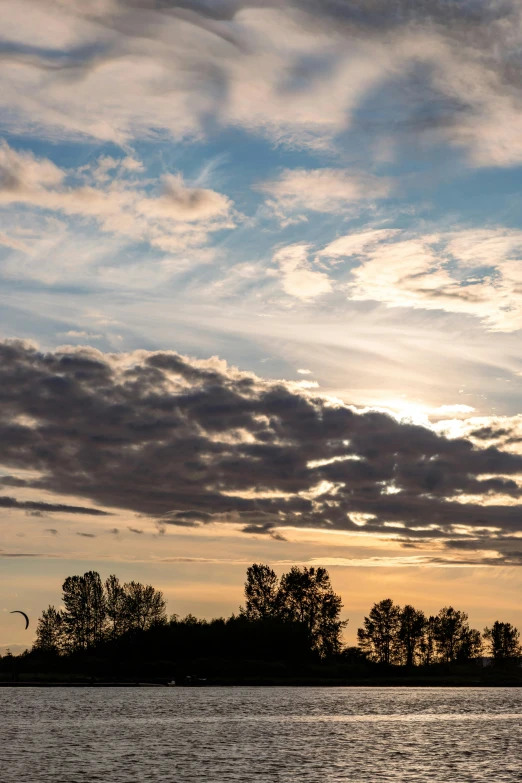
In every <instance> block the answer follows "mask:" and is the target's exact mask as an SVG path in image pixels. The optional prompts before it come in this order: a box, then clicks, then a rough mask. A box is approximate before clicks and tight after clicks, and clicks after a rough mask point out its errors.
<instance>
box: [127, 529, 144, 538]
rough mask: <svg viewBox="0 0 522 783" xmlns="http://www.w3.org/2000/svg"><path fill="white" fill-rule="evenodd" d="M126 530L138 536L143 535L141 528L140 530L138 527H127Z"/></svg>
mask: <svg viewBox="0 0 522 783" xmlns="http://www.w3.org/2000/svg"><path fill="white" fill-rule="evenodd" d="M127 530H130V532H131V533H136V535H138V536H142V535H143V530H140V529H139V528H138V527H128V528H127Z"/></svg>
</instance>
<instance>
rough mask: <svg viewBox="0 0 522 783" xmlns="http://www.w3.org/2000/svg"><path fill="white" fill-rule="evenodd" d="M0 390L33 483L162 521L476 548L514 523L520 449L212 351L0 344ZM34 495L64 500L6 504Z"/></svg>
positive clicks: (5, 447)
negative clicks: (335, 397)
mask: <svg viewBox="0 0 522 783" xmlns="http://www.w3.org/2000/svg"><path fill="white" fill-rule="evenodd" d="M0 388H1V389H2V397H1V406H0V414H1V416H0V463H1V464H2V465H4V466H6V467H7V468H9V469H10V470H11V471H12V472H13V475H14V474H16V472H17V471H20V470H24V471H35V472H36V473H33V474H32V475H33V476H34V477H33V478H32V479H31V480H27V483H26V488H27V487H31V488H32V490H33V491H37V490H40V491H42V490H45V491H47V492H53V493H56V494H57V495H68V496H75V497H82V498H85V499H86V500H87V501H89V502H91V503H96V504H97V505H100V506H103V507H105V508H113V509H122V510H127V511H131V512H133V513H137V514H140V515H144V516H147V517H148V518H150V519H151V520H153V521H156V522H158V523H159V524H161V525H162V526H168V525H169V524H174V525H182V526H188V527H193V526H198V525H211V524H212V523H213V522H219V523H229V524H233V525H237V526H240V527H242V528H245V529H247V530H249V531H255V532H256V533H260V532H263V533H268V534H271V532H273V533H275V534H276V535H284V531H285V528H292V527H293V528H296V527H297V528H314V529H322V530H337V531H348V532H352V533H353V532H356V533H357V534H361V533H363V534H364V535H380V536H382V537H384V538H389V537H390V536H392V537H395V538H398V539H399V540H402V541H408V540H409V539H413V540H414V541H419V540H420V541H423V540H425V541H428V540H435V539H441V540H445V539H452V540H456V539H459V538H463V539H468V538H469V539H470V538H479V539H480V540H481V541H482V542H483V543H485V542H488V541H489V542H491V541H494V542H497V543H498V542H499V541H500V540H501V539H502V537H503V536H507V537H513V536H516V535H518V534H519V532H520V530H521V528H520V514H519V503H520V498H521V496H522V483H521V482H520V480H519V477H520V476H521V475H522V456H521V455H520V454H518V453H509V452H508V451H506V450H500V449H498V448H495V447H494V446H491V445H489V444H487V443H486V445H484V446H483V445H481V443H480V438H479V439H478V440H477V439H475V440H474V441H473V442H472V441H471V440H468V439H465V438H462V437H460V438H459V437H456V438H447V437H444V436H443V435H441V434H437V433H436V432H434V431H433V430H430V429H428V428H425V427H421V426H417V425H414V424H408V423H404V422H403V423H401V422H399V421H397V420H396V419H394V418H392V417H390V416H388V415H386V414H384V413H381V412H378V411H371V410H368V411H366V412H357V411H356V410H354V409H353V408H351V407H350V406H346V405H344V404H342V403H341V402H335V401H331V400H328V399H323V398H321V397H318V396H312V394H311V393H309V392H308V393H305V392H303V391H302V390H299V391H297V390H295V388H292V387H291V385H290V384H289V383H287V382H284V381H268V380H263V379H261V378H259V377H257V376H255V375H253V374H250V373H243V372H240V371H239V370H237V369H235V368H234V367H229V366H228V365H227V364H226V363H225V362H223V361H221V360H219V359H217V358H216V357H213V358H211V359H208V360H196V359H190V358H187V357H184V356H181V355H179V354H176V353H174V352H155V353H151V352H146V351H137V352H134V353H130V354H104V353H102V352H100V351H98V350H95V349H94V348H76V349H72V348H71V349H68V350H62V351H56V352H54V353H41V352H39V351H38V350H37V349H35V348H32V347H29V346H27V345H25V344H23V343H19V342H7V343H5V342H4V343H0ZM29 413H30V416H31V419H30V421H29V420H28V419H27V417H28V415H29ZM505 429H507V427H506V428H505ZM25 475H27V474H25ZM35 505H37V506H38V508H40V507H44V508H45V509H46V510H49V511H51V510H52V511H56V510H64V511H65V510H69V509H71V508H72V509H74V508H75V507H68V506H65V505H62V504H60V503H57V504H55V505H52V504H30V505H29V504H28V503H26V502H22V501H15V500H14V499H7V501H4V506H5V507H9V508H13V507H14V508H24V509H26V508H28V507H30V508H34V506H35ZM80 513H91V514H92V513H94V514H100V513H104V512H101V511H99V510H98V509H82V510H81V512H80ZM489 548H491V547H489Z"/></svg>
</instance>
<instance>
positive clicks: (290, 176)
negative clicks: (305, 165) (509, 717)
mask: <svg viewBox="0 0 522 783" xmlns="http://www.w3.org/2000/svg"><path fill="white" fill-rule="evenodd" d="M257 189H258V190H261V191H262V192H264V193H267V194H269V195H270V196H271V199H270V200H269V202H268V205H269V206H272V208H273V209H274V211H275V212H276V214H279V215H286V214H287V213H288V212H296V211H300V210H305V211H306V210H311V211H314V212H328V213H340V212H343V211H346V209H347V208H348V207H349V206H350V205H353V204H356V203H358V202H360V201H369V200H373V199H382V198H386V196H388V195H389V193H390V189H391V184H390V181H389V180H387V179H384V178H378V177H374V176H372V175H370V174H363V173H357V172H352V171H350V170H347V169H328V168H325V169H308V170H307V169H286V170H285V171H284V172H283V173H282V174H281V175H280V177H279V178H278V179H276V180H272V181H269V182H264V183H262V184H261V185H258V186H257Z"/></svg>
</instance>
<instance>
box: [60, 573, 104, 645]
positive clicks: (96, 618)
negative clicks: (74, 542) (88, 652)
mask: <svg viewBox="0 0 522 783" xmlns="http://www.w3.org/2000/svg"><path fill="white" fill-rule="evenodd" d="M62 590H63V603H64V606H65V612H64V613H63V625H64V631H65V638H66V640H67V642H68V644H69V645H70V646H71V648H72V649H75V650H81V649H86V648H88V647H91V646H92V645H94V644H96V643H97V642H99V641H101V639H102V638H103V635H104V629H105V619H106V607H105V594H104V590H103V585H102V581H101V579H100V575H99V574H98V573H97V572H96V571H87V572H86V573H85V574H84V575H83V576H68V577H67V579H66V580H65V582H64V583H63V587H62Z"/></svg>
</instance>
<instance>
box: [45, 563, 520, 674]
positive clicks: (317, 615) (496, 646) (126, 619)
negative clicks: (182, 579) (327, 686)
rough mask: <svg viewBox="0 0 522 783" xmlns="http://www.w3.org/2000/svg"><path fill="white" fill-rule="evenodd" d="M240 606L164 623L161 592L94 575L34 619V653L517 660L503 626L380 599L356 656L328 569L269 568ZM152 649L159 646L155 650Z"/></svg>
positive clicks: (250, 574)
mask: <svg viewBox="0 0 522 783" xmlns="http://www.w3.org/2000/svg"><path fill="white" fill-rule="evenodd" d="M244 597H245V602H244V606H242V607H240V609H239V613H238V614H237V615H232V617H231V618H229V619H228V620H225V619H223V618H218V619H215V620H212V621H206V620H198V619H197V618H195V617H193V616H192V615H188V616H187V617H185V618H183V619H180V618H179V617H178V616H177V615H171V617H170V618H169V617H168V616H167V608H166V601H165V598H164V596H163V593H162V592H161V591H160V590H156V589H155V588H154V587H152V585H143V584H141V583H139V582H134V581H131V582H126V583H121V582H120V580H119V579H118V577H117V576H115V575H111V576H109V577H108V579H106V580H105V581H102V579H101V577H100V575H99V574H98V573H97V572H96V571H88V572H87V573H85V574H83V575H77V576H70V577H67V579H65V581H64V583H63V586H62V605H63V608H61V609H59V610H58V609H56V608H55V607H54V606H49V607H48V608H47V609H46V610H45V611H44V612H43V613H42V615H41V617H40V618H39V620H38V625H37V630H36V641H35V644H34V647H33V652H34V653H35V654H37V653H52V654H55V655H60V656H62V655H71V654H75V653H79V652H81V651H89V650H93V649H97V648H98V649H99V648H100V646H103V645H105V646H107V645H108V644H109V645H110V644H111V643H112V644H113V647H114V644H115V643H117V642H118V643H119V648H118V649H120V650H121V649H123V648H122V646H121V644H122V640H123V642H124V643H125V644H127V645H128V643H129V642H130V641H131V640H134V645H135V646H136V644H138V643H137V642H136V641H135V640H136V639H137V638H138V637H139V639H140V640H141V641H140V642H139V644H140V645H142V646H143V645H144V652H143V654H144V655H145V654H146V651H145V647H146V643H145V642H144V641H143V640H144V639H148V640H149V644H152V643H153V640H156V641H158V640H160V639H161V640H163V641H162V642H161V644H163V642H165V640H170V641H169V642H168V644H170V645H173V646H175V647H177V648H183V649H178V650H177V652H176V654H179V655H188V654H189V653H190V655H191V656H192V657H198V656H201V655H203V654H205V655H207V654H216V655H217V654H219V655H223V656H229V657H230V656H234V655H236V654H242V655H243V654H244V655H245V656H252V655H255V654H258V655H259V656H260V658H261V657H263V656H264V657H265V658H266V659H267V660H268V659H277V658H278V657H279V658H280V659H283V658H287V657H288V656H290V657H292V656H294V657H295V658H296V659H298V658H300V659H302V658H304V657H306V656H312V658H313V659H315V660H317V661H324V660H330V661H331V660H335V659H338V660H352V661H359V662H366V663H368V664H380V665H384V666H404V667H415V666H430V665H432V664H451V663H454V662H466V661H473V660H476V659H479V658H481V657H482V656H483V655H484V654H487V655H489V656H491V657H492V658H494V659H495V661H497V662H516V661H519V660H520V658H521V657H522V649H521V644H520V634H519V631H518V629H517V628H515V627H514V626H513V625H511V624H510V623H507V622H500V621H496V622H495V623H493V625H492V626H491V628H485V629H484V631H483V632H482V633H481V632H480V631H478V630H476V629H474V628H471V627H470V625H469V620H468V615H467V614H466V613H465V612H463V611H460V610H457V609H454V608H453V607H444V608H442V609H441V610H440V611H439V612H438V614H436V615H431V616H426V615H425V614H424V612H423V611H421V610H419V609H416V608H415V607H413V606H411V605H409V604H408V605H406V606H403V607H401V606H399V605H397V604H395V603H394V602H393V601H392V600H391V599H389V598H387V599H384V600H382V601H380V602H378V603H375V604H374V605H373V607H372V608H371V610H370V612H369V614H368V616H367V617H365V618H364V620H363V625H362V627H361V628H359V629H358V631H357V647H355V648H354V647H343V641H342V632H343V629H344V627H345V626H346V625H347V623H348V621H347V620H341V611H342V608H343V604H342V600H341V597H340V596H339V595H338V594H337V593H335V591H334V590H333V588H332V585H331V581H330V576H329V574H328V571H327V570H326V569H325V568H320V567H319V568H316V567H302V568H299V567H297V566H293V567H292V568H291V569H290V570H289V571H288V572H287V573H284V574H283V575H282V576H281V577H280V578H279V577H278V576H277V575H276V573H275V572H274V570H273V569H272V568H270V566H268V565H264V564H253V565H251V566H250V567H249V568H248V569H247V572H246V581H245V585H244ZM161 644H160V642H159V641H158V645H159V647H160V648H161Z"/></svg>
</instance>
